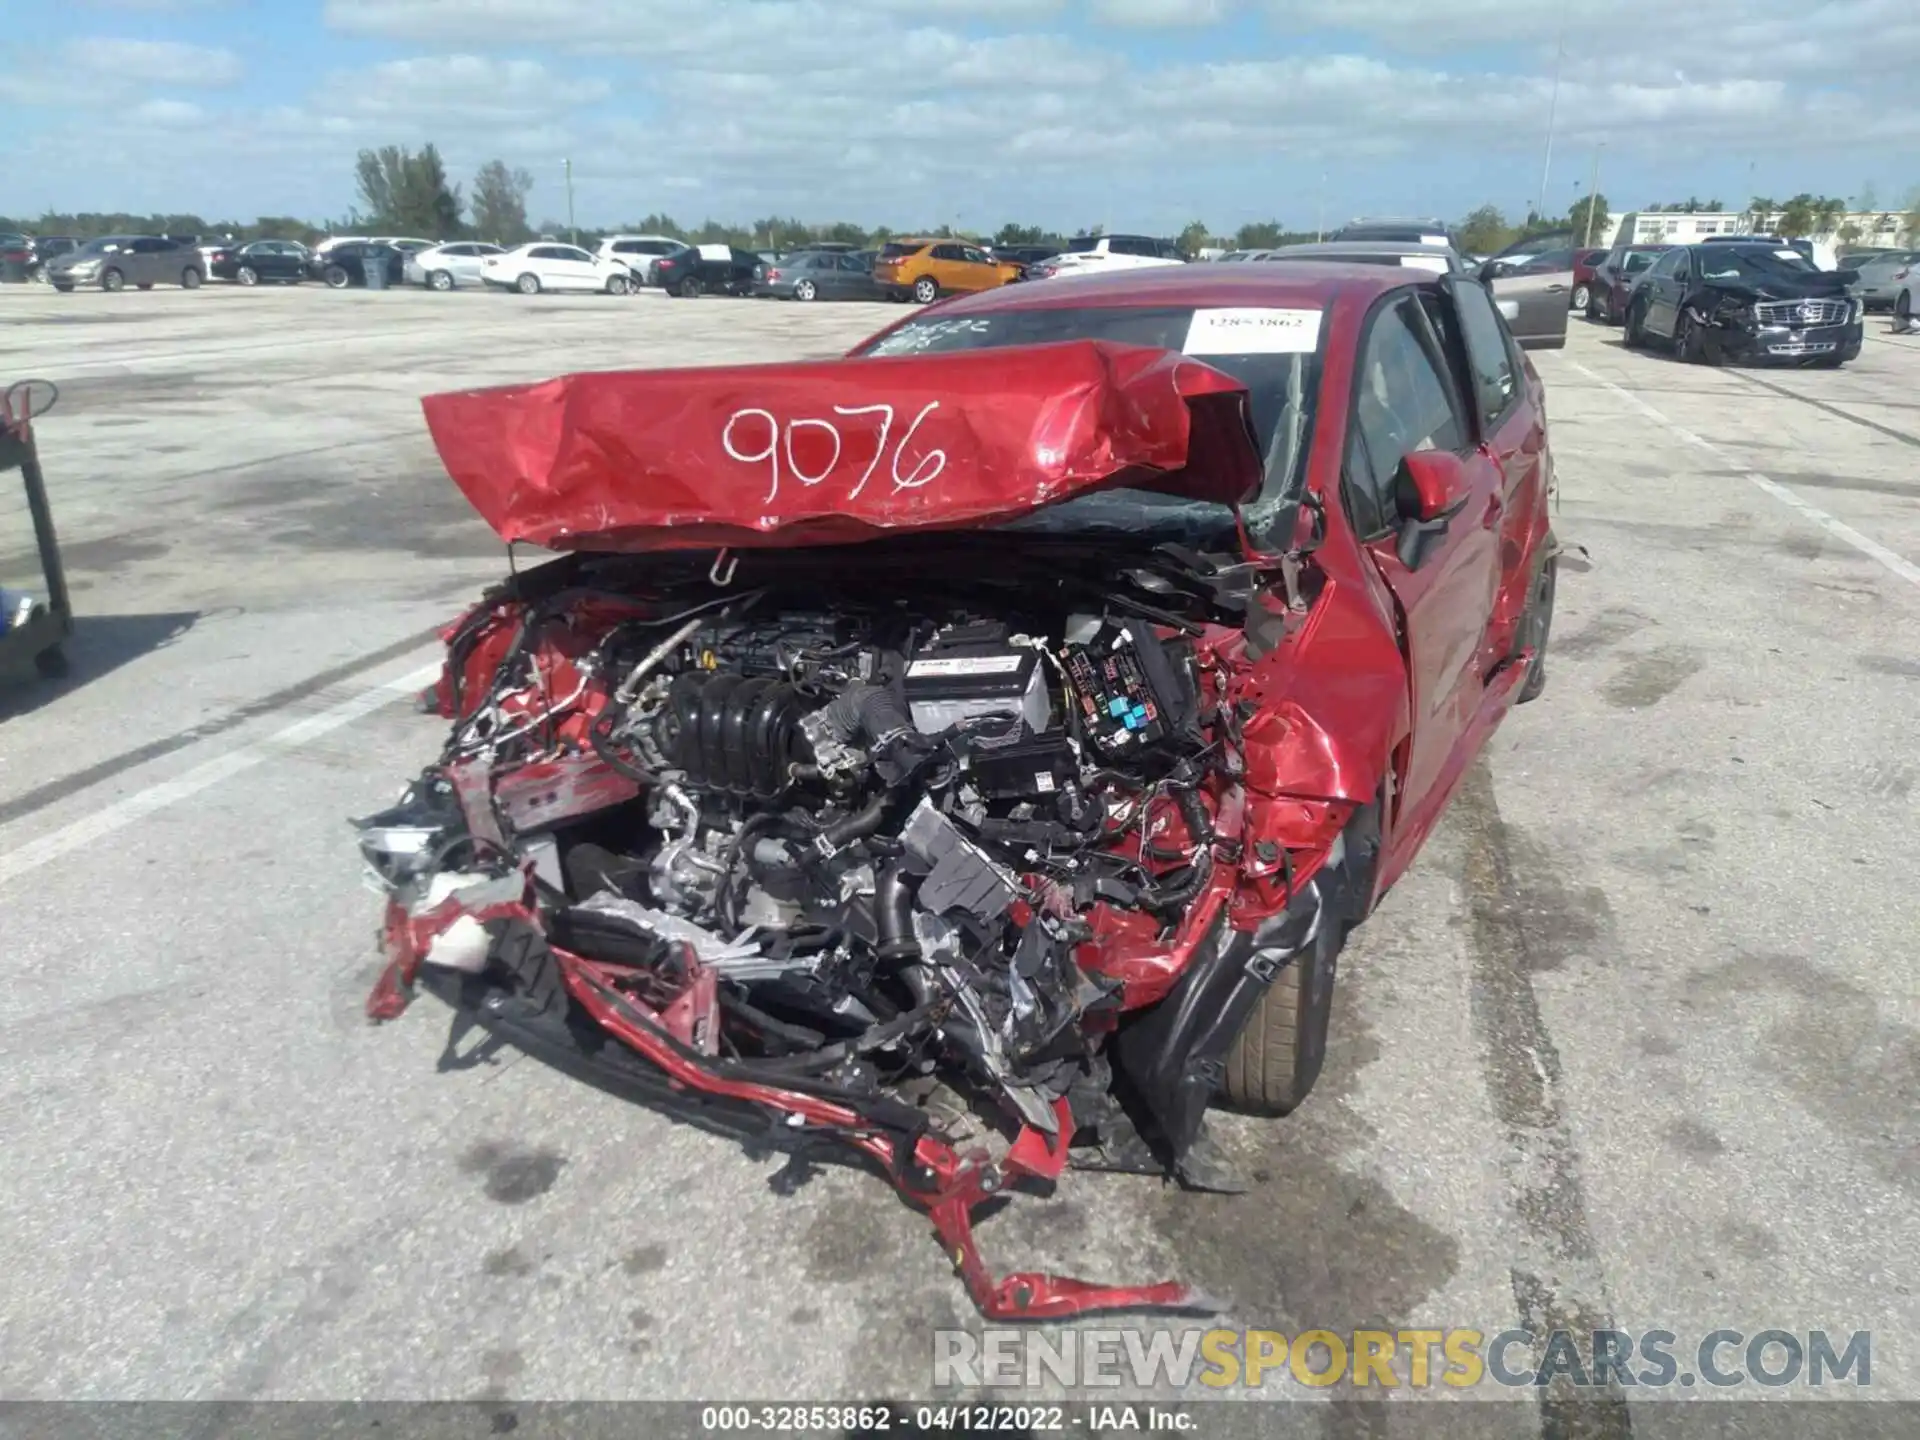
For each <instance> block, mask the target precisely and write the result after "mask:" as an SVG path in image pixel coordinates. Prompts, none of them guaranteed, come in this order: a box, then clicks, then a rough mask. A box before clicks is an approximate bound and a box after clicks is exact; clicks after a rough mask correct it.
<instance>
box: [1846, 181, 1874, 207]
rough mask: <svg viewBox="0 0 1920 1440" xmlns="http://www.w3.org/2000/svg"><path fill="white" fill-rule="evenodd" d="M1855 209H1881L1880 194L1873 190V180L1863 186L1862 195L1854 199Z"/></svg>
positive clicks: (1861, 188)
mask: <svg viewBox="0 0 1920 1440" xmlns="http://www.w3.org/2000/svg"><path fill="white" fill-rule="evenodd" d="M1853 208H1854V209H1856V210H1878V209H1879V208H1880V192H1879V191H1877V190H1875V189H1874V188H1873V182H1872V181H1871V180H1869V181H1867V183H1866V184H1864V185H1862V186H1861V187H1860V193H1859V194H1858V195H1856V196H1854V197H1853Z"/></svg>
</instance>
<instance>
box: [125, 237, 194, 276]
mask: <svg viewBox="0 0 1920 1440" xmlns="http://www.w3.org/2000/svg"><path fill="white" fill-rule="evenodd" d="M175 253H176V248H175V246H174V244H173V242H172V241H170V240H164V239H162V238H161V237H159V236H157V235H142V236H141V237H140V238H139V239H137V240H135V241H134V242H133V246H132V253H131V254H129V255H128V256H127V283H128V284H129V285H158V284H161V283H162V282H163V281H165V280H178V279H179V278H180V274H179V271H177V270H175V271H172V273H165V272H167V271H168V270H169V268H170V267H169V266H168V265H167V263H166V257H168V256H170V255H173V254H175ZM182 268H185V262H184V261H183V262H182Z"/></svg>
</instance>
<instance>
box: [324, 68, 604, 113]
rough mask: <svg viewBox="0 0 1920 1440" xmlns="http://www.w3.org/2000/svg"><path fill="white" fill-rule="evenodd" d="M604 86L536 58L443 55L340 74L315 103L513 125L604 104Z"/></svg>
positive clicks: (339, 109)
mask: <svg viewBox="0 0 1920 1440" xmlns="http://www.w3.org/2000/svg"><path fill="white" fill-rule="evenodd" d="M610 90H611V87H610V86H609V85H608V84H607V82H606V81H604V80H594V79H585V80H582V79H569V78H567V77H565V76H561V75H558V74H555V73H554V72H553V71H551V70H549V69H547V67H546V66H544V65H542V64H540V63H539V62H538V61H535V60H494V59H490V58H488V57H486V56H481V55H437V56H427V57H423V58H420V59H414V60H390V61H388V62H386V63H385V64H381V65H375V66H373V67H372V68H371V69H367V70H354V71H342V72H336V73H335V74H333V75H330V76H328V77H327V78H326V79H325V81H323V82H322V84H321V85H320V87H319V88H318V90H317V91H316V92H315V93H314V96H313V97H312V101H311V104H312V105H313V107H314V108H315V109H318V110H321V111H323V112H328V113H344V114H347V115H350V116H357V117H364V118H367V119H401V120H408V119H414V120H427V121H444V122H446V123H448V124H450V125H468V124H476V123H478V124H484V125H488V126H503V127H504V126H512V125H520V124H525V123H527V122H529V121H535V120H540V119H542V118H544V117H547V116H550V115H552V114H554V113H555V112H558V111H564V110H568V109H571V108H573V107H575V106H579V105H590V104H593V103H594V102H596V101H599V100H602V99H604V98H606V96H607V95H608V94H609V93H610Z"/></svg>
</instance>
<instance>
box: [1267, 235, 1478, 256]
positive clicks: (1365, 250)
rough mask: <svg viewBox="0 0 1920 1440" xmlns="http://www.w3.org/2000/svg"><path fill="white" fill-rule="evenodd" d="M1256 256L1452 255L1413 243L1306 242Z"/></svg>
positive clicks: (1443, 247) (1448, 249)
mask: <svg viewBox="0 0 1920 1440" xmlns="http://www.w3.org/2000/svg"><path fill="white" fill-rule="evenodd" d="M1254 253H1255V254H1257V255H1300V256H1307V255H1325V256H1327V257H1328V258H1330V259H1331V258H1335V257H1338V256H1341V255H1442V256H1451V255H1452V254H1453V253H1454V250H1453V247H1452V246H1451V245H1422V244H1420V243H1419V242H1418V241H1415V240H1309V241H1305V242H1303V243H1302V244H1299V245H1275V246H1271V247H1269V248H1268V249H1265V250H1257V251H1255V252H1254Z"/></svg>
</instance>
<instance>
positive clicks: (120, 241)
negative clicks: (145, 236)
mask: <svg viewBox="0 0 1920 1440" xmlns="http://www.w3.org/2000/svg"><path fill="white" fill-rule="evenodd" d="M132 243H133V242H132V241H130V240H128V239H127V237H126V236H124V235H102V236H101V237H100V238H99V239H98V240H89V241H88V242H87V243H86V244H84V245H82V246H81V247H80V248H79V250H77V251H75V252H74V253H75V254H78V255H105V254H108V253H109V252H111V251H114V250H121V249H124V248H126V246H128V245H130V244H132Z"/></svg>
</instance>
